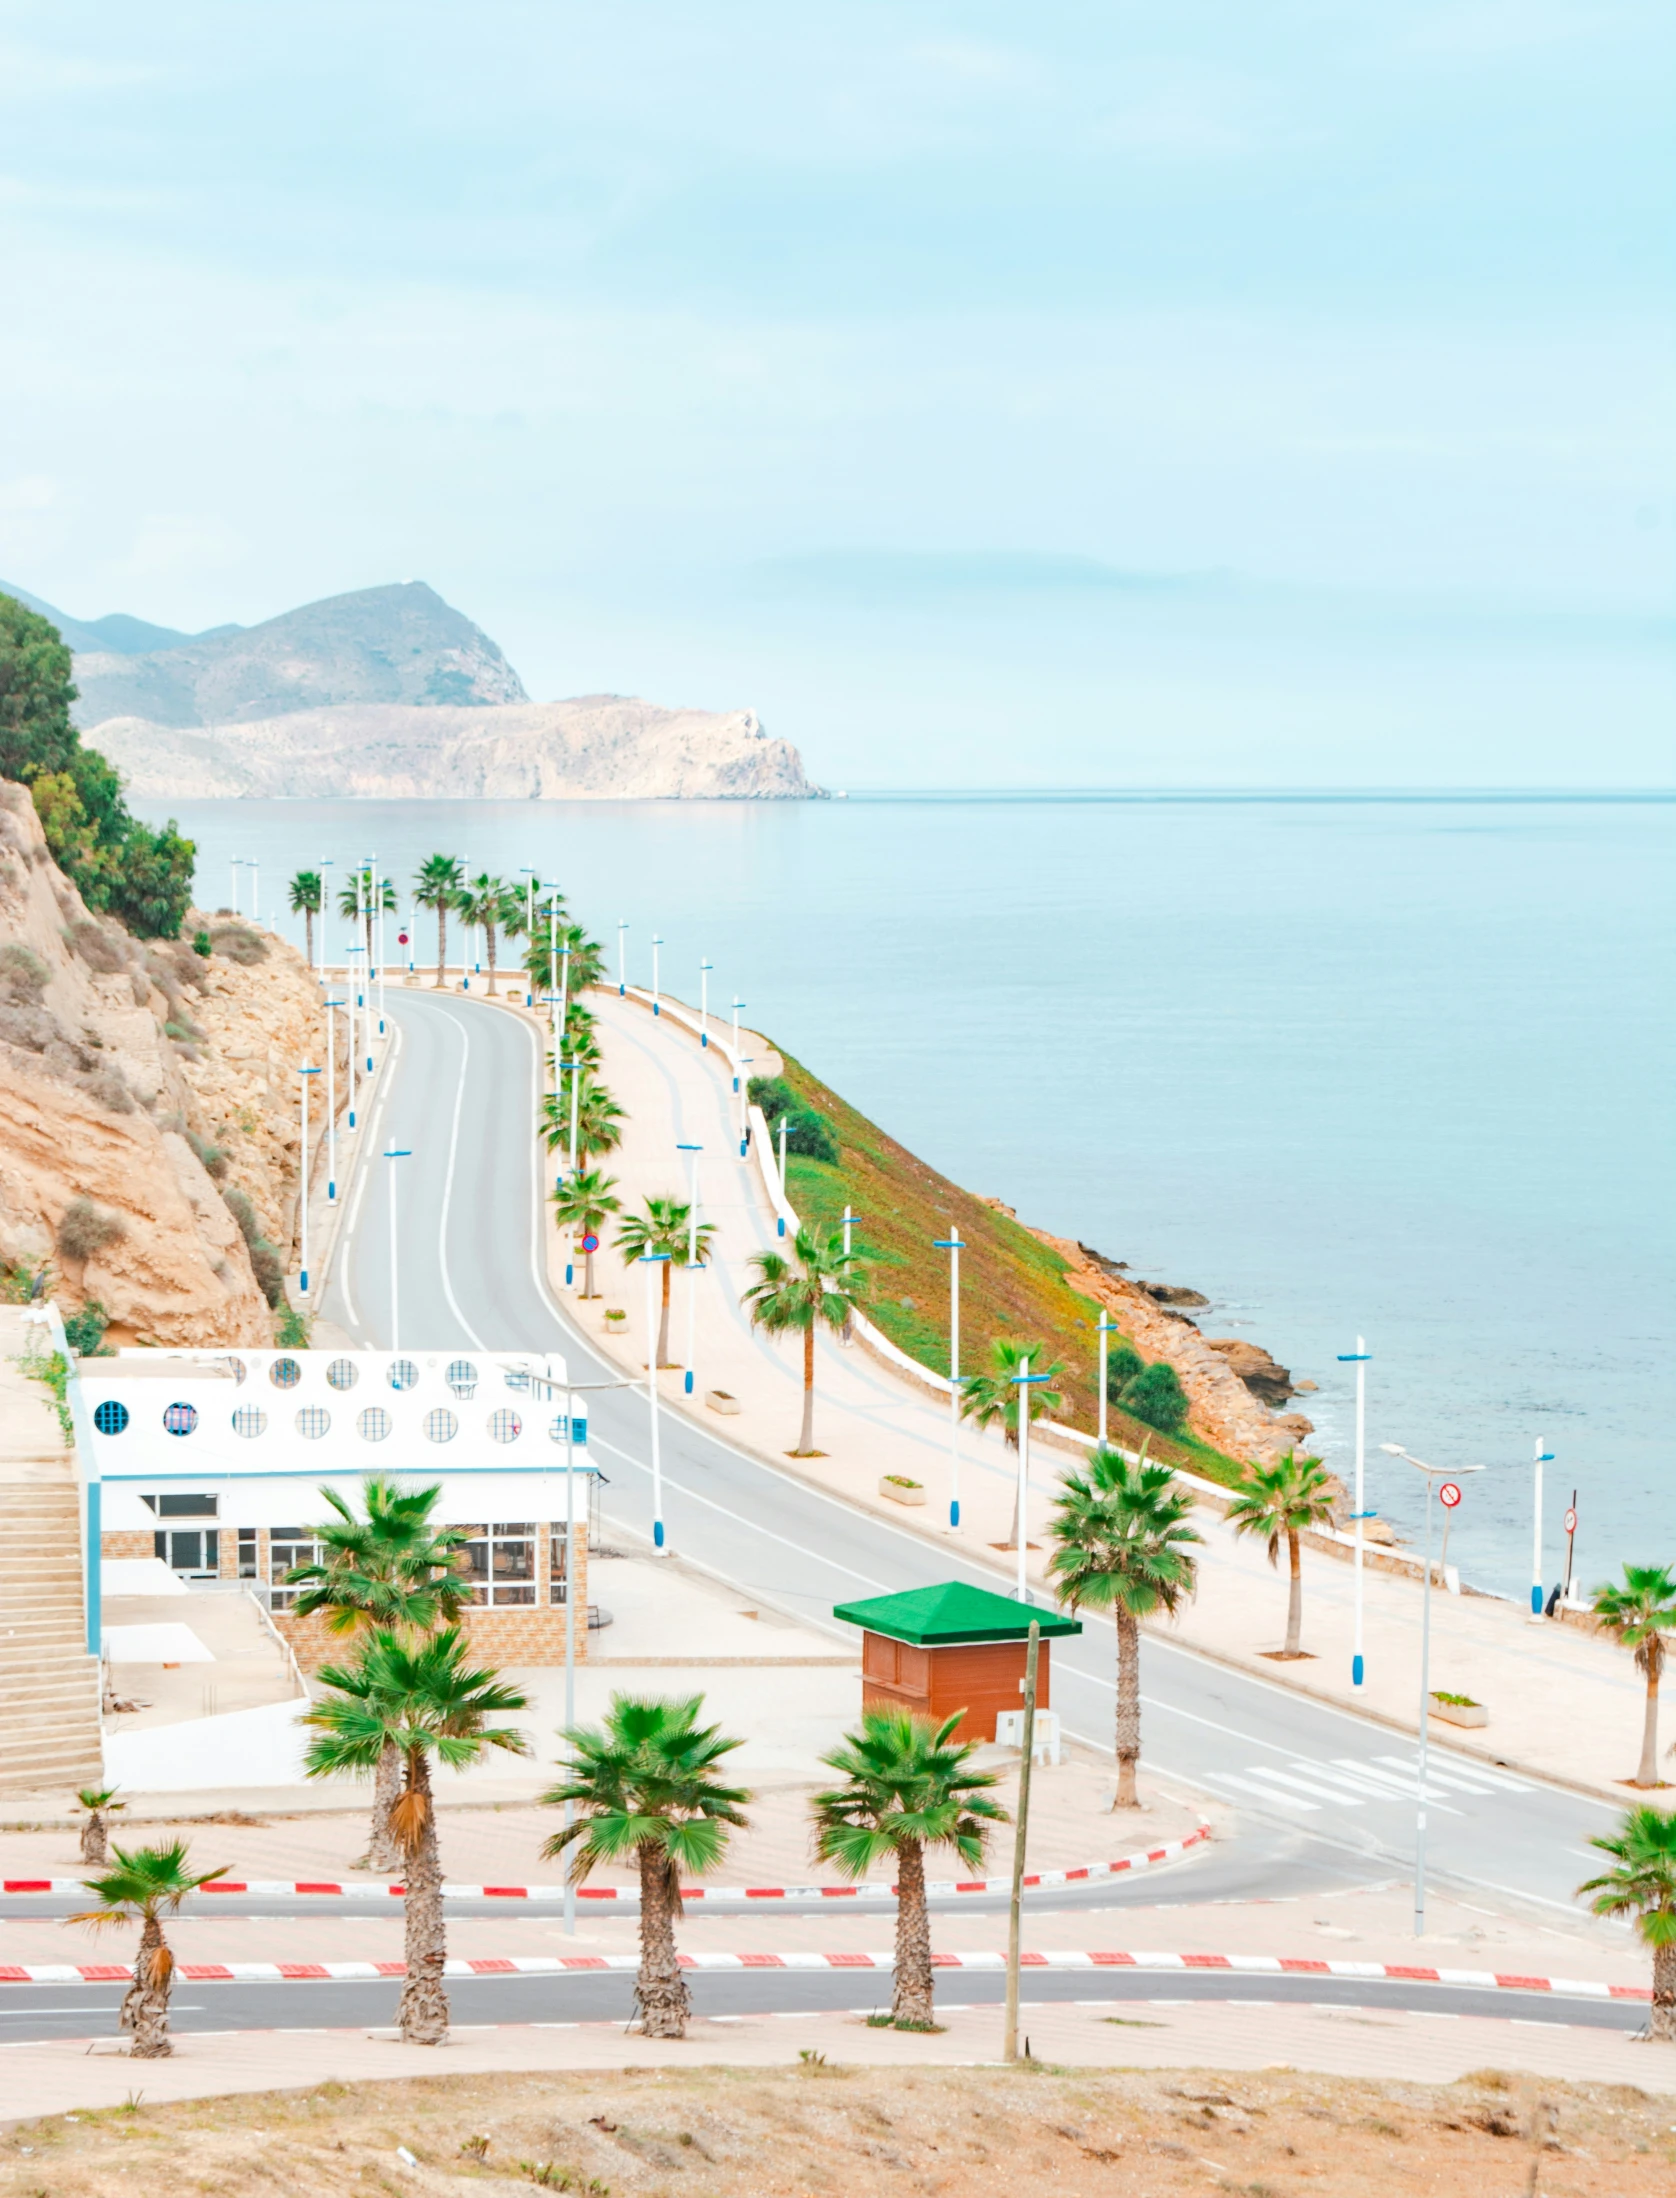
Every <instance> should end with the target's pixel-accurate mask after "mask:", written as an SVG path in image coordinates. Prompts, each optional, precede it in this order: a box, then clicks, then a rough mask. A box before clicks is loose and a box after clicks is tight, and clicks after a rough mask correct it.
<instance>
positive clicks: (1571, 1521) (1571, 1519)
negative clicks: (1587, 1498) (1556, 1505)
mask: <svg viewBox="0 0 1676 2198" xmlns="http://www.w3.org/2000/svg"><path fill="white" fill-rule="evenodd" d="M1565 1530H1566V1532H1567V1533H1568V1534H1575V1533H1576V1531H1577V1514H1576V1512H1575V1511H1568V1512H1567V1513H1566V1515H1565Z"/></svg>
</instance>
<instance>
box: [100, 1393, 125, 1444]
mask: <svg viewBox="0 0 1676 2198" xmlns="http://www.w3.org/2000/svg"><path fill="white" fill-rule="evenodd" d="M93 1424H94V1426H95V1427H96V1428H98V1430H99V1432H100V1434H101V1435H120V1434H121V1433H122V1431H123V1429H124V1428H125V1427H126V1426H127V1425H128V1407H127V1405H125V1404H123V1403H122V1402H120V1400H119V1399H118V1398H116V1397H107V1398H106V1399H105V1401H104V1403H103V1404H96V1405H95V1406H94V1407H93Z"/></svg>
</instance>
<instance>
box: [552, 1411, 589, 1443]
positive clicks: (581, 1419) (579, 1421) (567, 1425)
mask: <svg viewBox="0 0 1676 2198" xmlns="http://www.w3.org/2000/svg"><path fill="white" fill-rule="evenodd" d="M547 1432H548V1434H549V1435H551V1436H552V1438H553V1440H554V1441H555V1442H565V1441H571V1442H577V1443H584V1442H586V1441H587V1439H588V1415H587V1414H586V1413H585V1412H578V1413H577V1415H576V1424H575V1428H574V1430H573V1429H572V1426H571V1419H570V1414H569V1413H568V1412H555V1413H554V1415H553V1417H552V1419H551V1420H549V1421H548V1423H547Z"/></svg>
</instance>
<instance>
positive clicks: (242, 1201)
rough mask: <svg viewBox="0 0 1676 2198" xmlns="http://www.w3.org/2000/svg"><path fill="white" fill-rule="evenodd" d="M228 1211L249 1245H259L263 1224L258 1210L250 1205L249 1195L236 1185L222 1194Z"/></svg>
mask: <svg viewBox="0 0 1676 2198" xmlns="http://www.w3.org/2000/svg"><path fill="white" fill-rule="evenodd" d="M221 1196H222V1198H223V1200H224V1201H225V1202H226V1207H227V1211H228V1212H229V1213H230V1214H231V1215H232V1217H233V1219H234V1220H235V1221H236V1222H237V1223H238V1225H239V1234H240V1235H241V1236H242V1237H243V1238H244V1240H245V1242H246V1243H247V1244H258V1243H260V1242H261V1239H262V1223H261V1220H260V1218H259V1216H258V1214H257V1212H256V1208H255V1207H254V1206H253V1205H252V1204H251V1203H250V1198H249V1195H248V1193H246V1192H244V1191H241V1190H240V1189H239V1188H238V1186H237V1185H236V1184H235V1185H233V1186H231V1187H230V1188H229V1189H227V1190H224V1191H223V1192H222V1194H221Z"/></svg>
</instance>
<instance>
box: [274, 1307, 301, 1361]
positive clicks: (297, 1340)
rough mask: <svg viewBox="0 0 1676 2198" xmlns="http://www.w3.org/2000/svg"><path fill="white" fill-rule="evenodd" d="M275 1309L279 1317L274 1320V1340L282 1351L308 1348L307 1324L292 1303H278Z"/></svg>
mask: <svg viewBox="0 0 1676 2198" xmlns="http://www.w3.org/2000/svg"><path fill="white" fill-rule="evenodd" d="M274 1309H275V1311H276V1312H277V1313H278V1315H279V1318H278V1319H277V1320H276V1321H275V1322H274V1341H275V1343H277V1344H278V1345H279V1347H280V1349H281V1350H283V1351H306V1350H307V1349H308V1335H309V1324H308V1322H307V1321H306V1320H304V1318H303V1316H302V1314H301V1313H299V1312H298V1310H297V1308H296V1307H295V1306H294V1305H279V1306H276V1307H275V1308H274Z"/></svg>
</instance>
